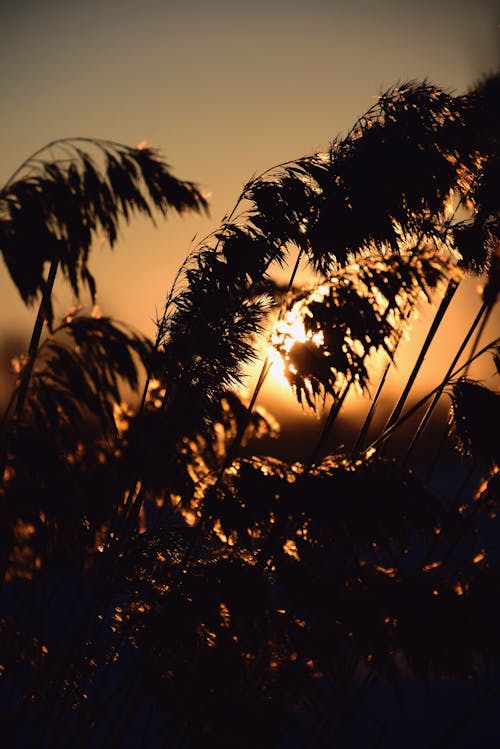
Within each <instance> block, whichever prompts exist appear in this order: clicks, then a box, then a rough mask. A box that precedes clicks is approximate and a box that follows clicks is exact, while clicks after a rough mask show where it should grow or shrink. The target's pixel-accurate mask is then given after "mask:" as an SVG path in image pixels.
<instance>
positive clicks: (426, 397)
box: [364, 337, 500, 455]
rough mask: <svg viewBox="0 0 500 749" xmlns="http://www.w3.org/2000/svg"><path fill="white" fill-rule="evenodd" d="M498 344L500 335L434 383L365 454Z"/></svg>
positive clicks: (384, 440)
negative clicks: (448, 374) (434, 385)
mask: <svg viewBox="0 0 500 749" xmlns="http://www.w3.org/2000/svg"><path fill="white" fill-rule="evenodd" d="M499 345H500V337H499V338H495V339H494V340H493V341H490V343H488V344H487V345H486V346H483V348H482V349H481V350H480V351H478V352H477V354H474V356H472V357H471V358H470V359H468V360H467V361H466V362H465V364H462V365H461V366H460V367H458V369H456V370H455V371H454V372H452V373H451V375H450V377H449V378H448V379H443V380H442V381H441V382H440V383H439V385H436V387H435V388H433V389H432V390H431V391H430V392H429V393H427V395H424V397H423V398H421V399H420V400H419V401H418V402H417V403H415V405H414V406H412V407H411V408H410V409H408V411H406V412H405V413H404V415H403V416H400V418H399V419H398V421H396V422H395V423H394V424H392V425H391V426H390V427H386V428H385V430H384V431H383V432H382V434H380V435H379V436H378V437H377V439H375V440H374V441H373V442H372V443H371V444H370V445H369V446H368V447H367V448H366V450H365V451H364V452H365V455H366V454H368V453H372V452H373V451H374V450H376V449H377V448H378V446H379V445H382V444H384V442H386V440H387V439H388V438H389V437H391V436H392V434H394V432H395V431H396V430H397V429H399V427H400V426H401V425H402V424H404V423H405V422H406V421H407V420H408V419H409V418H410V417H411V416H413V414H415V413H416V412H417V411H418V410H419V409H420V408H422V406H423V405H425V403H427V401H428V400H429V398H432V396H433V395H434V394H435V393H437V392H438V390H443V389H444V388H445V387H446V385H447V384H448V383H449V382H451V381H452V380H453V379H455V378H456V377H457V376H458V375H459V374H460V373H461V372H462V371H463V370H464V369H465V367H467V365H469V364H471V363H472V362H473V361H475V360H476V359H478V358H479V357H480V356H482V355H483V354H485V353H486V352H487V351H491V349H492V348H495V347H496V346H499Z"/></svg>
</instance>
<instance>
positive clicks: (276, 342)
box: [267, 304, 323, 388]
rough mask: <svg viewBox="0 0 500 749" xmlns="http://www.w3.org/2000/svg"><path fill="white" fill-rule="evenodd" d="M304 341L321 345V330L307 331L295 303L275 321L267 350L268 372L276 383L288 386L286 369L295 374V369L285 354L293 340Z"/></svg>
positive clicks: (298, 306) (299, 309)
mask: <svg viewBox="0 0 500 749" xmlns="http://www.w3.org/2000/svg"><path fill="white" fill-rule="evenodd" d="M306 341H312V342H313V343H316V344H317V345H321V343H322V342H323V334H322V333H321V332H320V333H316V334H314V335H311V334H309V333H307V331H306V329H305V326H304V319H303V317H302V313H301V306H300V305H299V304H297V305H295V306H294V307H293V308H292V309H291V310H289V311H288V312H286V314H285V316H284V318H283V319H282V320H279V321H278V322H277V323H276V327H275V330H274V333H273V334H272V336H271V345H270V346H269V347H268V350H267V355H268V357H269V360H270V362H271V367H270V374H271V375H272V377H273V379H274V380H275V381H276V382H277V383H278V384H280V385H282V386H284V387H286V388H289V387H290V383H289V381H288V379H287V376H286V372H287V370H288V371H290V372H291V373H292V374H295V373H296V370H295V368H294V366H293V364H290V363H289V361H288V357H287V355H288V353H289V351H290V349H291V348H292V346H293V344H294V343H295V342H299V343H305V342H306Z"/></svg>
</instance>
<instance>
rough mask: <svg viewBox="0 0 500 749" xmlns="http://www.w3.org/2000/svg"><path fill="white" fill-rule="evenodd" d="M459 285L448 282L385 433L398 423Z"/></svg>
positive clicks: (452, 281) (455, 282)
mask: <svg viewBox="0 0 500 749" xmlns="http://www.w3.org/2000/svg"><path fill="white" fill-rule="evenodd" d="M458 286H459V283H458V282H457V281H455V280H451V281H450V282H449V284H448V287H447V289H446V293H445V295H444V297H443V299H442V300H441V304H440V305H439V309H438V311H437V312H436V315H435V316H434V319H433V321H432V324H431V327H430V328H429V331H428V333H427V336H426V338H425V341H424V344H423V346H422V348H421V350H420V353H419V355H418V358H417V361H416V362H415V364H414V366H413V370H412V371H411V374H410V376H409V378H408V380H407V382H406V385H405V387H404V389H403V392H402V393H401V395H400V397H399V400H398V402H397V403H396V405H395V407H394V409H393V411H392V413H391V415H390V416H389V419H388V420H387V423H386V425H385V427H384V433H386V432H387V431H388V430H390V429H391V427H392V426H393V425H394V424H396V423H397V421H398V419H399V417H400V416H401V413H402V411H403V408H404V406H405V404H406V401H407V400H408V396H409V394H410V391H411V389H412V387H413V385H414V382H415V380H416V378H417V375H418V373H419V372H420V369H421V367H422V365H423V363H424V360H425V357H426V355H427V352H428V350H429V348H430V345H431V343H432V341H433V339H434V336H435V335H436V333H437V330H438V328H439V326H440V324H441V322H442V320H443V317H444V315H445V313H446V310H447V309H448V307H449V305H450V303H451V300H452V299H453V297H454V295H455V292H456V291H457V289H458ZM386 439H387V438H386Z"/></svg>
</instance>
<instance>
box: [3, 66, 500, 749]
mask: <svg viewBox="0 0 500 749" xmlns="http://www.w3.org/2000/svg"><path fill="white" fill-rule="evenodd" d="M499 82H500V78H499V77H498V76H495V75H492V76H490V77H488V78H486V79H485V80H483V81H480V82H479V83H478V84H477V85H476V86H475V87H474V88H473V89H471V90H470V91H468V92H466V93H465V94H462V95H453V94H451V93H448V92H446V91H444V90H442V89H440V88H438V87H437V86H434V85H432V84H430V83H429V82H427V81H424V82H415V81H411V82H408V83H405V84H398V85H396V86H394V87H393V88H391V89H390V90H388V91H386V92H385V93H384V94H382V95H381V96H380V98H379V99H378V101H377V103H376V104H375V105H374V106H373V107H371V109H370V110H369V111H368V112H367V113H366V114H365V115H364V116H362V117H361V118H360V119H359V120H358V121H357V122H356V123H355V125H354V127H353V128H352V129H351V130H350V131H349V132H348V133H347V134H346V135H344V136H338V137H337V138H335V139H334V140H333V141H332V142H331V144H330V147H329V149H328V150H327V151H325V152H324V153H317V154H313V155H311V156H305V157H303V158H300V159H296V160H293V161H290V162H287V163H283V164H280V165H278V166H276V167H272V168H271V169H269V170H267V171H266V172H264V173H263V174H261V175H259V176H257V177H255V178H253V179H252V180H250V182H249V183H248V184H247V185H245V187H244V189H243V191H242V193H241V195H240V196H239V198H238V200H237V202H236V204H235V207H234V208H233V210H232V211H231V212H230V213H229V214H228V215H227V216H226V217H225V218H224V219H223V220H222V222H221V224H220V226H219V227H218V228H217V229H216V230H215V231H214V232H213V233H211V234H210V235H209V236H208V237H206V238H204V239H203V240H201V242H200V243H199V244H198V245H197V246H196V247H195V248H194V249H193V250H192V251H191V252H190V253H189V255H188V256H187V258H186V261H185V262H184V263H183V265H182V267H181V269H180V270H179V273H178V274H177V276H176V280H175V283H174V285H173V287H172V289H171V290H170V292H169V294H168V295H167V298H166V302H165V305H164V309H163V312H162V314H161V315H160V316H159V318H158V320H157V335H156V338H155V340H154V341H153V340H148V338H147V337H146V336H144V335H143V334H142V333H139V332H137V331H134V330H132V329H131V328H130V327H129V326H126V325H124V324H123V323H120V322H117V321H115V320H112V319H110V318H109V317H106V316H103V315H101V314H100V313H99V314H98V313H94V314H93V315H90V316H85V315H83V314H82V312H81V311H80V312H78V311H77V312H72V313H66V314H65V315H64V316H63V318H62V321H61V322H60V323H57V324H56V323H55V322H54V321H55V316H54V310H53V300H52V290H53V283H54V279H55V277H56V274H57V273H61V274H62V275H63V277H64V278H65V279H66V280H67V281H68V282H69V284H70V285H71V287H72V289H73V292H74V294H75V296H76V297H77V299H78V298H79V297H80V295H81V293H82V286H83V285H85V284H86V285H87V287H88V290H89V293H90V295H91V298H94V297H95V280H94V278H93V276H92V275H91V273H90V270H89V265H90V254H91V247H92V241H93V239H94V238H95V236H96V234H97V233H103V232H104V234H105V235H106V237H107V238H108V240H109V243H110V244H111V246H112V245H113V244H114V242H115V240H116V236H117V228H118V224H119V222H120V221H125V222H126V221H128V220H130V219H131V217H132V215H133V214H134V212H135V213H142V214H144V215H146V216H148V217H149V218H151V219H154V218H155V215H156V214H157V213H160V214H163V215H168V213H169V212H171V211H177V212H179V213H189V212H193V211H195V212H196V211H197V212H200V211H206V210H207V203H206V200H205V198H204V196H203V195H202V193H201V191H200V190H199V188H198V187H197V186H196V185H195V184H194V183H192V182H188V181H183V180H178V179H176V178H175V177H173V175H172V174H171V172H170V168H169V167H168V165H167V164H165V162H164V161H163V159H162V158H161V157H160V155H159V154H158V153H157V152H156V151H154V150H153V149H149V148H135V149H133V148H130V147H127V146H124V145H121V144H117V143H111V142H109V141H97V140H92V139H86V138H77V139H75V138H73V139H65V140H63V141H57V142H54V143H53V144H50V145H49V146H48V147H47V148H46V149H42V150H41V151H40V152H37V153H36V154H34V155H33V156H32V157H30V159H28V160H27V161H26V162H25V163H24V164H23V165H22V167H21V168H20V170H19V171H18V172H16V174H15V175H13V177H12V178H11V179H10V180H9V181H8V182H7V183H6V185H5V186H4V187H3V188H2V190H1V191H0V251H1V252H2V255H3V257H4V260H5V264H6V266H7V269H8V271H9V273H10V276H11V279H12V281H13V282H14V284H15V285H16V287H17V289H18V291H19V293H20V294H21V296H22V298H23V300H24V301H25V302H26V303H27V304H32V303H35V302H37V303H38V304H39V311H38V315H37V319H36V321H35V325H34V331H33V336H32V340H31V344H30V347H29V351H28V352H27V355H26V356H25V357H24V358H21V359H19V360H18V361H17V362H16V363H15V366H16V368H17V387H16V388H15V391H14V394H13V396H12V399H11V402H10V404H9V406H8V407H7V409H6V411H5V414H4V416H3V422H2V435H1V439H2V444H1V461H2V463H1V465H2V487H1V490H0V501H1V515H0V542H1V546H0V548H1V557H0V558H1V560H2V565H1V568H2V575H3V580H4V582H3V588H2V594H1V597H0V643H1V644H0V647H1V653H2V657H1V659H0V661H1V664H2V666H1V673H0V699H1V702H0V711H1V715H0V720H1V723H2V728H3V732H4V735H5V736H9V743H10V744H11V745H12V746H20V747H28V746H39V747H47V749H49V747H50V749H53V748H55V747H72V748H76V747H82V749H83V748H84V747H85V748H87V747H92V748H93V747H101V746H104V745H107V746H109V745H110V744H111V745H112V746H116V747H172V748H174V747H175V748H177V747H179V748H180V747H189V748H191V747H192V748H193V749H198V747H199V748H200V749H201V747H207V746H212V745H214V746H221V747H242V749H244V748H245V747H255V746H261V747H283V748H285V747H293V748H294V749H295V747H296V748H297V749H298V748H299V747H319V746H330V745H336V746H356V745H359V746H363V747H366V746H379V747H384V746H392V745H393V744H391V743H390V742H391V740H392V739H391V731H393V730H394V720H395V719H394V720H393V719H389V718H387V717H386V715H387V713H385V714H382V712H381V713H374V712H373V711H374V710H376V703H371V702H370V700H371V699H372V696H373V694H374V692H375V691H376V690H377V689H383V688H387V687H388V686H389V687H390V688H391V689H392V690H393V692H394V694H395V695H397V696H399V697H400V698H401V699H403V697H404V694H405V688H406V687H407V685H408V683H409V682H410V681H411V680H413V681H415V680H416V681H417V682H418V683H423V684H425V683H429V682H431V683H432V681H433V680H436V679H447V680H449V683H450V684H457V683H458V684H462V685H464V689H470V684H471V681H472V680H474V684H475V692H474V695H473V698H474V701H475V702H474V704H475V705H476V707H475V708H472V707H471V711H470V715H469V723H470V730H471V731H474V730H476V728H477V724H476V723H475V722H474V721H475V715H474V710H476V709H477V710H478V711H479V709H480V707H481V706H482V705H484V701H483V700H482V696H483V695H488V694H490V693H495V690H498V687H499V681H498V678H499V669H498V667H499V665H500V664H499V661H498V644H497V631H498V626H499V624H500V599H499V587H498V584H499V579H500V578H499V566H498V561H499V560H498V556H497V553H496V547H497V543H496V517H497V513H498V507H499V503H500V495H499V480H498V477H499V472H498V468H499V465H500V439H499V435H500V431H499V429H498V425H499V423H500V396H499V394H498V391H497V390H495V389H494V387H492V386H491V385H490V383H488V384H486V383H483V382H479V381H476V380H472V379H470V377H469V376H468V373H469V368H470V366H471V364H472V363H473V362H476V361H479V360H481V361H483V360H487V361H488V362H489V366H490V368H491V370H492V372H493V373H496V375H495V376H496V377H497V378H498V375H499V374H500V339H499V338H494V339H493V340H483V338H482V337H481V336H482V335H483V336H484V330H485V321H486V320H488V319H489V320H490V321H491V319H493V317H494V310H495V304H496V301H497V297H498V257H499V252H500V250H499V247H500V233H499V230H500V225H499V212H498V195H499V191H498V176H499V165H500V153H499V136H498V134H499V132H500V128H499V122H498V111H499V109H498V97H499ZM56 152H57V155H56ZM304 268H306V270H307V274H306V275H307V280H305V279H304V277H302V276H301V270H303V269H304ZM287 269H288V270H289V273H290V275H289V277H288V278H287V280H286V281H285V282H284V283H282V282H280V283H278V281H277V276H276V271H278V270H280V271H283V270H287ZM474 276H475V277H477V278H478V279H481V280H482V282H483V284H484V291H483V298H482V300H480V302H479V311H478V312H477V314H476V315H475V316H472V319H471V321H470V324H469V326H468V328H467V329H466V330H465V331H464V337H463V343H462V344H461V345H460V346H459V348H458V349H457V352H456V355H454V356H453V359H452V361H451V363H450V366H449V367H448V369H447V371H446V372H445V374H444V375H440V374H439V373H436V382H435V383H434V384H433V385H432V386H430V387H429V390H428V392H427V393H426V394H425V395H424V396H423V397H416V396H415V395H414V394H415V390H414V387H415V385H416V384H417V383H418V382H419V375H420V371H421V366H422V363H423V361H424V359H425V358H426V356H428V355H429V352H430V351H431V350H432V349H431V346H432V344H433V341H434V339H435V336H436V333H437V331H438V330H439V331H442V330H443V329H445V330H446V329H447V328H448V327H450V328H451V326H453V325H454V324H455V323H454V320H453V319H451V318H450V309H451V306H450V303H451V300H452V299H453V297H454V296H455V294H456V292H457V289H459V287H460V285H461V284H463V282H464V279H467V278H471V277H474ZM427 309H434V310H435V316H434V320H433V321H432V322H431V324H430V326H429V331H428V335H427V337H426V339H425V341H424V343H423V346H422V348H421V350H420V351H416V352H414V353H415V357H414V362H415V364H414V366H413V369H412V371H411V373H410V375H409V377H408V380H407V382H406V383H403V385H402V389H401V395H400V396H399V397H398V398H396V400H395V402H394V403H393V404H392V407H391V411H390V414H389V417H388V419H387V420H386V421H385V423H384V424H383V426H382V427H381V428H378V427H377V424H376V422H375V421H374V416H375V415H376V414H377V411H378V410H379V409H380V408H381V400H382V398H383V397H384V393H385V385H386V378H387V374H388V372H390V371H391V369H392V368H393V367H395V366H397V363H398V357H399V354H400V348H401V341H402V340H403V339H404V338H405V337H406V338H407V337H410V338H411V335H412V325H414V324H415V322H414V321H415V317H416V315H417V314H418V313H419V312H422V311H425V310H427ZM297 321H300V325H301V334H300V335H299V336H298V335H297V327H296V323H297ZM262 350H264V355H263V361H262V362H261V364H260V367H261V368H260V376H259V377H258V379H257V382H256V385H255V387H254V390H253V392H252V393H250V395H249V396H245V395H244V394H243V391H242V390H241V386H242V384H243V383H244V381H245V378H246V377H248V366H249V365H250V364H251V363H252V362H255V361H256V359H257V358H258V355H259V352H261V351H262ZM277 355H279V356H280V357H281V358H282V361H283V367H284V372H285V376H286V378H287V380H288V382H289V384H290V387H291V389H292V391H293V393H294V394H295V397H296V400H297V407H298V408H302V409H305V410H310V411H313V412H315V413H316V414H317V415H318V416H319V417H321V418H322V425H320V422H319V421H318V434H317V442H316V443H315V444H311V445H310V453H309V457H308V459H306V460H303V461H298V460H297V459H296V458H295V457H294V456H293V455H290V458H289V460H283V459H278V458H275V457H272V456H270V455H265V454H262V450H261V442H260V438H262V437H264V436H265V437H269V436H271V437H276V436H278V435H279V430H280V427H279V425H278V424H277V423H276V420H275V418H274V417H273V416H272V414H269V413H268V412H267V411H266V410H265V409H264V408H263V407H262V405H261V401H260V396H261V389H262V386H263V383H264V381H265V379H266V376H267V374H268V372H269V369H270V362H271V357H272V356H277ZM375 362H378V363H379V366H378V367H377V366H376V365H375ZM380 362H382V364H381V365H380ZM493 381H494V380H493ZM377 384H378V387H377ZM124 386H126V387H127V388H128V389H129V391H132V392H135V393H136V397H135V399H134V400H131V401H130V402H128V403H124V395H123V393H124ZM354 396H357V397H358V398H360V399H363V402H364V403H368V407H367V409H366V416H365V418H364V421H363V423H362V424H361V425H360V429H359V433H358V435H357V436H356V437H355V439H354V440H352V442H351V443H348V442H347V441H345V440H344V442H343V444H342V446H341V448H339V449H334V448H332V447H331V444H332V442H331V431H332V429H333V428H334V427H337V426H338V423H339V421H338V417H339V414H341V413H343V410H344V409H345V408H346V404H347V403H348V398H352V397H354ZM388 397H389V396H386V399H387V398H388ZM444 398H449V401H447V403H449V405H450V407H449V409H448V410H447V416H446V420H445V423H443V425H442V428H445V437H444V440H443V441H442V442H441V444H440V445H435V446H431V450H430V451H429V455H428V456H427V460H428V462H429V464H432V466H433V471H432V472H427V471H426V468H427V467H426V466H424V468H423V469H422V466H421V465H420V464H418V463H417V462H416V461H415V460H414V457H415V451H414V448H415V445H416V443H417V442H418V441H420V440H422V438H423V436H428V429H429V426H428V425H429V421H430V418H431V416H432V415H433V414H434V411H435V409H436V407H437V405H438V403H439V404H443V399H444ZM412 417H413V418H415V417H416V418H417V419H420V421H417V423H416V426H415V428H412V430H411V434H410V436H409V438H408V437H406V438H405V439H406V442H405V444H404V449H403V450H402V451H399V452H397V451H394V450H392V449H391V446H392V444H393V441H394V440H395V439H396V437H399V435H401V433H402V432H403V431H404V429H405V425H407V424H408V423H409V422H411V423H413V422H412V421H411V420H412ZM282 429H286V425H283V426H282ZM377 430H378V431H377ZM438 463H441V464H442V465H443V466H446V468H447V471H448V473H447V482H446V485H444V486H443V484H442V483H438V482H436V481H435V480H433V479H435V475H436V474H435V468H436V465H437V464H438ZM403 702H404V700H403ZM403 702H401V703H400V709H399V720H400V721H402V722H403V724H404V721H405V719H406V718H405V713H404V707H403V706H402V705H403ZM374 705H375V707H374ZM471 705H472V702H471ZM384 715H385V717H384ZM453 726H454V724H453V723H451V724H450V725H448V726H447V725H446V724H445V721H444V718H443V720H442V721H441V723H439V721H438V722H437V723H436V725H435V726H434V733H433V735H432V736H431V737H430V738H429V741H431V740H434V741H435V742H436V745H438V743H439V742H440V741H441V740H443V741H444V740H445V739H446V737H448V738H449V736H450V735H452V734H453V730H454V728H453ZM461 730H462V731H463V730H469V729H468V728H467V727H466V728H465V729H464V728H463V726H462V729H461ZM498 738H500V737H498ZM446 740H448V739H446ZM443 745H445V744H443ZM446 745H450V744H446ZM471 745H472V744H471ZM450 746H451V745H450Z"/></svg>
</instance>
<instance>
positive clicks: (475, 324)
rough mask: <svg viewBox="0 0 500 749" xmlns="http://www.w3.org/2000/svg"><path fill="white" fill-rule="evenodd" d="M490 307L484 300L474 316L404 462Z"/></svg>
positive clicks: (466, 366)
mask: <svg viewBox="0 0 500 749" xmlns="http://www.w3.org/2000/svg"><path fill="white" fill-rule="evenodd" d="M488 307H489V304H488V302H483V304H482V305H481V308H480V310H479V312H478V313H477V315H476V317H475V318H474V321H473V323H472V325H471V326H470V328H469V330H468V331H467V333H466V335H465V338H464V339H463V341H462V343H461V344H460V346H459V348H458V350H457V352H456V353H455V356H454V357H453V361H452V362H451V364H450V366H449V367H448V370H447V372H446V374H445V376H444V379H443V382H442V383H441V385H440V386H439V387H438V389H437V390H436V392H435V394H434V397H433V399H432V401H431V402H430V404H429V405H428V407H427V410H426V412H425V414H424V416H423V418H422V420H421V421H420V424H419V425H418V427H417V430H416V432H415V434H414V435H413V437H412V440H411V442H410V445H409V446H408V449H407V451H406V455H405V458H404V461H403V463H406V462H407V461H408V459H409V457H410V455H411V453H412V452H413V450H414V448H415V445H416V444H417V442H418V440H419V439H420V437H421V436H422V433H423V431H424V429H425V428H426V426H427V424H428V423H429V420H430V418H431V416H432V414H433V413H434V410H435V408H436V406H437V404H438V401H439V399H440V398H441V395H442V392H443V390H444V388H445V387H446V383H447V382H448V380H449V378H450V376H451V373H452V372H453V370H454V369H455V367H456V366H457V364H458V361H459V360H460V357H461V356H462V354H463V352H464V351H465V349H466V348H467V345H468V343H469V341H470V339H471V338H472V336H473V334H474V331H475V330H476V329H477V328H478V325H479V324H480V322H481V319H482V318H483V316H484V315H485V313H486V312H487V310H488ZM470 361H471V359H470V358H469V362H470ZM468 368H469V364H467V365H465V367H464V370H465V371H467V370H468Z"/></svg>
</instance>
